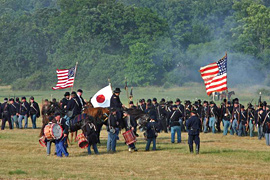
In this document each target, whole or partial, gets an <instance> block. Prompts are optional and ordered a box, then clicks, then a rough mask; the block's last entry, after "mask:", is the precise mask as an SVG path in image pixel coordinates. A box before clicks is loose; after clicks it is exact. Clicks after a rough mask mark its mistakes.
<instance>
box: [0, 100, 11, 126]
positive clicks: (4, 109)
mask: <svg viewBox="0 0 270 180" xmlns="http://www.w3.org/2000/svg"><path fill="white" fill-rule="evenodd" d="M1 113H2V126H1V130H4V129H5V126H6V122H7V121H8V124H9V129H12V123H11V114H10V105H9V104H8V98H5V99H4V103H3V104H1Z"/></svg>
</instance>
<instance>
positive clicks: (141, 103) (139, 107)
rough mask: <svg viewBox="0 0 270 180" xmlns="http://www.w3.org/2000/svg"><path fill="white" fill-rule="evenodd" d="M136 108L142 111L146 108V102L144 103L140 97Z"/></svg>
mask: <svg viewBox="0 0 270 180" xmlns="http://www.w3.org/2000/svg"><path fill="white" fill-rule="evenodd" d="M138 109H140V110H142V111H143V112H145V109H146V104H145V103H144V101H143V100H142V99H140V100H139V106H138Z"/></svg>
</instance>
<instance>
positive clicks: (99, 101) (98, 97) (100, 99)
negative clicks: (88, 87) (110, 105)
mask: <svg viewBox="0 0 270 180" xmlns="http://www.w3.org/2000/svg"><path fill="white" fill-rule="evenodd" d="M96 99H97V102H98V103H104V101H105V96H104V95H102V94H101V95H98V96H97V98H96Z"/></svg>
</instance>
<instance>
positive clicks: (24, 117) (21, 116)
mask: <svg viewBox="0 0 270 180" xmlns="http://www.w3.org/2000/svg"><path fill="white" fill-rule="evenodd" d="M23 119H24V120H25V124H24V128H27V127H28V117H27V115H24V116H23V115H19V128H20V129H22V120H23Z"/></svg>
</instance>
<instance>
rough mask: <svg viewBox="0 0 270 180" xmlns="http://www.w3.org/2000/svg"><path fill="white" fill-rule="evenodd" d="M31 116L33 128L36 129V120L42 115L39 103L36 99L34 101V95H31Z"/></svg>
mask: <svg viewBox="0 0 270 180" xmlns="http://www.w3.org/2000/svg"><path fill="white" fill-rule="evenodd" d="M29 112H30V117H31V120H32V128H33V129H36V128H37V125H36V120H37V118H39V117H40V110H39V105H38V103H37V102H36V101H34V97H33V96H31V97H30V111H29Z"/></svg>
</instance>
